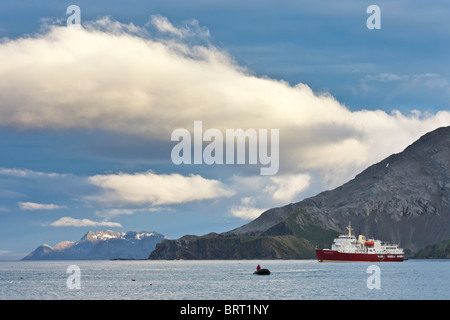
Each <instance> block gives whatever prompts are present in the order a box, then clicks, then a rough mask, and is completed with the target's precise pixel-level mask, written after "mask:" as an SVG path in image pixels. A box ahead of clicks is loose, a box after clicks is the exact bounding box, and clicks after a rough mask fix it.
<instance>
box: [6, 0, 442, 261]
mask: <svg viewBox="0 0 450 320" xmlns="http://www.w3.org/2000/svg"><path fill="white" fill-rule="evenodd" d="M71 5H76V6H78V8H79V20H77V19H75V18H77V17H78V16H76V14H77V10H75V11H72V10H70V11H69V13H67V9H68V7H69V6H71ZM371 5H377V6H378V8H379V11H378V12H376V11H372V10H369V12H368V10H367V9H368V7H369V6H371ZM449 16H450V6H449V5H448V4H447V3H446V2H445V1H433V2H432V4H430V2H426V1H410V0H409V1H406V0H400V1H376V2H375V1H350V0H345V1H331V0H319V1H276V2H275V1H264V0H262V1H261V0H259V1H255V0H250V1H234V0H233V1H222V2H219V1H206V0H199V1H196V0H193V1H180V0H169V1H159V0H155V1H142V0H131V1H118V0H117V1H112V0H108V1H106V0H98V1H92V0H90V1H62V0H41V1H39V2H37V1H31V0H29V1H24V0H3V1H1V2H0V148H1V150H2V152H1V153H0V260H14V259H21V258H23V257H24V256H25V255H26V254H28V253H30V252H31V251H32V250H34V249H35V248H36V247H38V246H39V245H41V244H44V243H46V244H49V245H51V246H53V245H55V244H57V243H58V242H60V241H65V240H69V241H76V240H79V239H80V238H81V237H82V236H83V235H84V234H85V233H86V232H87V231H89V230H93V231H95V230H106V229H110V230H116V231H122V232H127V231H130V230H131V231H142V230H145V231H157V232H160V233H162V234H164V235H166V236H167V237H168V238H170V239H176V238H179V237H181V236H183V235H186V234H195V235H203V234H207V233H209V232H224V231H229V230H231V229H234V228H237V227H239V226H241V225H243V224H245V223H248V222H250V221H251V220H253V219H255V218H257V217H258V216H259V215H260V214H261V213H262V212H264V211H265V210H267V209H270V208H273V207H278V206H283V205H286V204H289V203H292V202H298V201H301V200H303V199H305V198H307V197H310V196H314V195H316V194H317V193H319V192H322V191H324V190H329V189H332V188H335V187H337V186H339V185H341V184H343V183H345V182H347V181H348V180H350V179H352V178H353V177H354V176H355V175H356V174H358V173H359V172H361V171H362V170H364V169H365V168H367V167H368V166H370V165H371V164H373V163H376V162H378V161H381V160H382V159H384V158H385V157H387V156H389V155H391V154H393V153H398V152H401V151H402V150H403V149H404V148H406V147H407V146H408V145H410V144H411V143H413V142H414V141H415V140H417V139H418V138H419V137H420V136H421V135H423V134H425V133H427V132H429V131H432V130H434V129H436V128H438V127H442V126H449V125H450V99H449V98H450V86H449V81H450V63H449V62H450V61H449V54H450V41H449V36H450V20H449V19H448V17H449ZM375 23H378V24H379V27H380V28H373V27H370V26H374V25H375ZM78 26H79V27H78ZM239 129H242V131H243V132H244V131H245V133H248V134H252V133H254V136H251V137H252V138H251V139H253V140H252V141H256V144H255V148H254V149H253V147H252V146H253V145H252V144H251V143H250V138H249V139H248V143H247V145H246V149H245V150H246V151H247V153H246V156H245V157H244V159H243V161H242V162H243V163H239V162H238V150H239V146H240V144H239V143H238V142H237V140H236V142H235V141H234V140H233V141H232V140H231V139H230V140H227V139H226V137H227V132H235V133H236V132H237V131H238V130H239ZM177 130H178V131H177ZM254 139H256V140H254ZM227 142H229V143H230V148H228V146H227V145H226V143H227ZM264 142H265V143H264ZM234 143H236V144H234ZM188 146H189V147H188ZM264 147H265V148H266V149H264ZM233 150H234V152H235V155H236V158H233V157H231V156H230V161H226V157H227V156H229V155H230V154H231V155H233V154H232V152H233ZM262 150H263V151H264V150H265V151H266V152H265V153H264V152H262ZM196 151H197V152H196ZM264 156H265V157H264ZM196 157H197V158H196ZM252 157H253V158H252ZM180 159H184V161H180ZM188 159H189V160H188ZM196 159H197V161H196ZM251 159H253V160H251ZM213 160H214V161H213ZM220 160H223V161H220ZM269 164H270V165H271V166H272V169H273V170H272V172H270V174H263V172H264V171H263V169H264V168H267V167H268V166H269Z"/></svg>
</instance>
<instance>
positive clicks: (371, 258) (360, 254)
mask: <svg viewBox="0 0 450 320" xmlns="http://www.w3.org/2000/svg"><path fill="white" fill-rule="evenodd" d="M347 230H348V234H341V235H340V236H339V237H338V238H336V239H334V241H333V244H332V246H331V249H323V250H316V255H317V260H319V262H327V261H366V262H388V261H403V260H405V253H404V252H403V249H402V248H399V246H398V245H396V244H390V243H387V242H383V241H380V240H375V239H366V237H365V236H363V235H360V236H359V237H358V240H356V237H355V236H353V235H352V228H351V224H350V222H349V224H348V227H347Z"/></svg>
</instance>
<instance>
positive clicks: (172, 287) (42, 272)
mask: <svg viewBox="0 0 450 320" xmlns="http://www.w3.org/2000/svg"><path fill="white" fill-rule="evenodd" d="M258 263H259V264H261V267H263V268H268V269H270V270H271V272H272V274H271V275H269V276H257V275H253V271H254V270H255V267H256V265H257V264H258ZM71 265H76V266H78V267H79V270H80V274H79V278H78V279H79V282H76V281H75V282H70V284H72V285H74V284H77V283H79V284H80V288H79V289H76V288H75V289H69V288H68V285H67V280H68V278H69V277H72V278H73V277H76V274H75V273H67V269H68V267H69V266H71ZM372 265H376V266H378V267H379V273H377V274H375V273H367V271H368V267H370V266H372ZM449 267H450V261H448V260H408V261H404V262H400V263H378V264H373V263H358V262H355V263H319V262H317V261H316V260H263V261H251V260H238V261H0V299H2V300H5V299H13V300H17V299H27V300H35V299H40V300H41V299H43V300H54V299H56V300H60V299H61V300H62V299H70V300H85V299H101V300H105V299H108V300H109V299H133V300H140V299H150V300H153V299H155V300H172V299H195V300H218V299H221V300H243V299H250V300H251V299H258V300H261V299H270V300H298V299H306V300H310V299H313V300H320V299H341V300H348V299H352V300H353V299H357V300H365V299H394V300H409V299H419V300H429V299H432V300H442V299H445V300H448V299H450V274H449ZM378 275H379V277H378V278H377V279H378V280H379V282H374V281H372V280H373V279H374V277H375V276H378ZM369 277H372V278H370V279H371V280H370V281H369V282H370V283H372V284H374V283H378V284H379V289H377V288H372V289H370V288H369V287H368V278H369ZM133 280H134V281H133ZM378 280H377V281H378Z"/></svg>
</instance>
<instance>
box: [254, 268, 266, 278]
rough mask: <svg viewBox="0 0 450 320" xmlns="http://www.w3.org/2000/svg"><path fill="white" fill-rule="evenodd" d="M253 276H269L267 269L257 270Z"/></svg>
mask: <svg viewBox="0 0 450 320" xmlns="http://www.w3.org/2000/svg"><path fill="white" fill-rule="evenodd" d="M253 274H258V275H260V276H267V275H269V274H270V271H269V269H259V270H256V271H255V272H253Z"/></svg>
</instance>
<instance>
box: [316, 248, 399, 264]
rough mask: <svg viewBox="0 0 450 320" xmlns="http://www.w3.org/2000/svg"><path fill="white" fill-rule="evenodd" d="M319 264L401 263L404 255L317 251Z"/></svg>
mask: <svg viewBox="0 0 450 320" xmlns="http://www.w3.org/2000/svg"><path fill="white" fill-rule="evenodd" d="M316 255H317V260H319V262H338V261H354V262H356V261H362V262H401V261H403V260H405V255H404V254H385V253H346V252H339V251H336V250H326V249H325V250H316Z"/></svg>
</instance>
